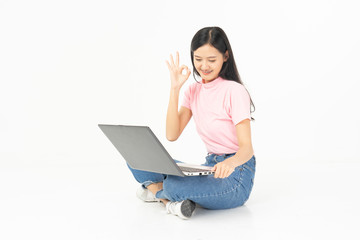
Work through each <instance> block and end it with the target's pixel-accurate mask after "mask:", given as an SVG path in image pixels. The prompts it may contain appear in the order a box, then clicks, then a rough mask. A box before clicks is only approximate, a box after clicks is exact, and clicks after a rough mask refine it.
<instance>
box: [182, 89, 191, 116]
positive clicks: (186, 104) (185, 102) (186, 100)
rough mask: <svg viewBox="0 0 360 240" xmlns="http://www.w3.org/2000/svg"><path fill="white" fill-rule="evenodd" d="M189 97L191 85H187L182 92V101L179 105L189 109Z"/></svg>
mask: <svg viewBox="0 0 360 240" xmlns="http://www.w3.org/2000/svg"><path fill="white" fill-rule="evenodd" d="M190 98H191V86H189V87H188V88H187V89H186V90H185V92H184V98H183V101H182V104H181V106H183V107H186V108H188V109H190V110H191V105H190Z"/></svg>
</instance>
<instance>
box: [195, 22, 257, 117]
mask: <svg viewBox="0 0 360 240" xmlns="http://www.w3.org/2000/svg"><path fill="white" fill-rule="evenodd" d="M206 44H210V45H211V46H213V47H214V48H216V49H217V50H218V51H219V52H221V53H222V54H223V55H224V54H225V52H226V51H228V55H229V57H228V59H227V61H226V62H224V63H223V66H222V68H221V70H220V73H219V76H220V77H221V78H223V79H225V80H230V81H235V82H238V83H240V84H241V85H244V84H243V82H242V81H241V78H240V74H239V72H238V70H237V67H236V64H235V59H234V54H233V52H232V49H231V45H230V42H229V39H228V38H227V36H226V34H225V32H224V30H222V29H221V28H219V27H205V28H202V29H200V30H199V31H198V32H197V33H196V34H195V35H194V37H193V39H192V40H191V48H190V54H191V63H192V65H193V76H194V78H195V80H196V76H199V77H200V74H199V72H198V71H197V70H196V68H195V64H194V51H196V49H198V48H199V47H201V46H203V45H206ZM245 89H246V88H245ZM246 91H247V90H246ZM249 96H250V94H249ZM254 111H255V105H254V103H253V101H252V99H251V97H250V112H251V113H252V112H254ZM251 120H254V119H253V118H252V117H251Z"/></svg>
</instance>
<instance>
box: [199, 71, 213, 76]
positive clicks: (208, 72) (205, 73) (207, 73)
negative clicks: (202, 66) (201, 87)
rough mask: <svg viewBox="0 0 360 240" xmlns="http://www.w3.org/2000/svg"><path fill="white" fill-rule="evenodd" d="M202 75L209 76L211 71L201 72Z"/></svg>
mask: <svg viewBox="0 0 360 240" xmlns="http://www.w3.org/2000/svg"><path fill="white" fill-rule="evenodd" d="M201 72H202V73H203V74H204V75H209V74H210V73H212V71H201Z"/></svg>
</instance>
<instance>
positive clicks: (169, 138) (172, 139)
mask: <svg viewBox="0 0 360 240" xmlns="http://www.w3.org/2000/svg"><path fill="white" fill-rule="evenodd" d="M166 139H167V140H169V141H170V142H174V141H176V140H177V139H178V137H176V136H170V135H166Z"/></svg>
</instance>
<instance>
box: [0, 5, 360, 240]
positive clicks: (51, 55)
mask: <svg viewBox="0 0 360 240" xmlns="http://www.w3.org/2000/svg"><path fill="white" fill-rule="evenodd" d="M358 5H359V4H358V3H357V1H355V0H354V1H346V0H345V1H340V0H333V1H330V0H328V1H326V0H323V1H320V0H311V1H310V0H306V1H286V0H282V1H281V0H275V1H265V0H262V1H227V0H221V1H219V0H217V1H212V0H208V1H176V2H175V1H165V0H164V1H81V0H71V1H67V0H64V1H38V0H34V1H16V0H12V1H4V0H1V1H0V168H1V176H0V178H2V179H0V180H1V182H0V190H1V193H0V194H1V195H2V197H1V199H0V203H1V201H4V202H3V203H2V205H3V209H2V210H3V211H5V210H4V209H5V208H6V205H7V204H11V203H13V204H14V205H11V206H12V208H11V209H12V210H8V211H7V212H3V213H2V214H1V213H0V215H2V216H1V217H0V220H1V218H2V221H3V222H6V223H7V225H6V224H5V226H7V227H6V228H7V229H13V228H14V230H15V227H14V226H15V225H16V224H19V221H20V226H23V225H22V223H23V224H24V225H25V223H26V222H27V220H26V217H24V211H25V212H26V211H28V209H29V208H31V204H29V205H26V204H25V205H23V206H24V207H23V208H20V210H19V206H18V205H16V201H18V203H19V205H22V204H24V203H25V202H26V199H27V198H29V196H30V195H31V196H35V195H36V194H37V195H36V196H37V197H38V196H39V195H42V194H43V195H44V194H45V195H46V194H49V191H50V192H52V193H53V194H57V193H58V192H57V190H56V188H60V189H62V191H60V192H61V193H63V192H66V190H67V189H68V188H67V187H64V185H63V184H64V182H65V183H66V184H67V185H66V186H68V187H71V186H75V185H76V184H75V183H76V182H77V183H79V182H80V183H82V184H85V185H86V186H87V187H88V189H93V188H94V186H96V184H98V180H100V179H102V181H105V180H103V179H107V180H109V182H112V180H113V178H114V179H116V181H119V182H114V183H113V186H114V187H115V188H116V187H118V188H121V186H122V183H124V182H130V181H131V184H130V183H129V184H130V185H127V186H131V187H129V191H133V192H134V191H135V190H134V189H133V187H134V186H135V187H136V186H137V185H136V184H135V183H134V182H132V181H133V180H130V179H131V176H130V175H129V173H128V171H127V169H125V165H124V162H123V159H122V158H121V156H120V155H119V154H118V152H116V150H115V149H114V148H113V146H112V145H111V144H110V142H109V141H108V140H107V139H106V138H105V136H104V135H103V133H102V132H101V131H100V130H99V128H98V127H97V124H99V123H108V124H132V125H147V126H150V127H151V128H152V130H153V131H154V132H155V134H156V135H157V136H158V137H159V139H160V141H161V142H162V143H163V144H164V145H165V147H166V148H167V149H168V151H169V152H170V153H171V155H172V156H173V157H174V158H177V159H181V160H183V161H188V162H194V163H201V162H203V160H204V156H205V155H206V150H205V147H204V145H203V143H202V142H201V141H200V139H199V137H198V135H197V133H196V130H195V127H194V123H193V121H191V122H190V123H189V125H188V127H187V128H186V129H185V131H184V133H183V135H182V136H181V137H180V138H179V140H178V141H177V142H172V143H170V142H168V141H167V140H166V138H165V118H166V109H167V103H168V97H169V87H170V84H169V73H168V69H167V67H166V64H165V60H167V59H169V54H171V53H172V54H174V53H175V52H176V51H179V52H180V61H181V63H183V64H186V65H188V66H189V67H190V66H191V60H190V42H191V39H192V37H193V35H194V34H195V33H196V31H198V30H199V29H201V28H203V27H206V26H220V27H221V28H223V29H224V30H225V32H226V33H227V35H228V38H229V40H230V43H231V45H232V48H233V52H234V54H235V60H236V63H237V66H238V69H239V71H240V76H241V78H242V80H243V81H244V83H245V86H246V87H247V89H248V90H249V92H250V94H251V96H252V99H253V101H254V103H255V106H256V111H255V113H254V114H253V117H254V118H255V119H256V121H255V122H253V123H252V131H253V145H254V149H255V154H256V156H257V161H258V168H259V173H261V172H263V175H262V177H261V174H258V176H257V178H258V179H259V182H261V181H260V180H261V179H263V180H264V185H261V184H260V183H259V187H258V190H257V191H259V189H264V191H268V192H269V194H270V192H271V194H274V195H278V194H280V195H281V194H283V192H281V191H286V188H285V189H284V188H278V189H277V190H278V191H280V192H272V191H271V190H269V188H270V185H269V186H267V185H266V178H265V176H267V177H269V176H274V174H273V173H274V170H276V171H275V172H277V173H279V174H281V173H284V172H286V169H287V167H289V166H290V167H291V166H296V168H297V167H299V168H300V169H305V168H306V169H309V168H312V167H313V166H318V168H319V169H331V170H330V172H331V173H334V175H336V174H338V172H337V170H338V168H336V167H334V166H337V165H336V164H342V165H341V166H346V168H345V170H344V171H343V172H342V173H341V174H342V176H343V177H342V179H343V180H344V183H342V184H340V188H341V187H344V186H347V185H349V184H353V183H354V180H356V181H358V180H359V179H358V178H357V179H355V178H356V176H357V175H356V174H357V173H356V171H355V176H354V175H352V176H351V177H352V178H351V177H349V175H348V174H347V171H348V170H349V169H353V170H354V169H359V162H360V154H359V151H360V150H359V149H360V148H359V146H360V126H359V122H360V114H359V107H358V103H359V102H360V96H359V94H358V91H359V86H360V85H359V80H360V73H359V66H360V44H359V42H360V31H359V22H360V15H359V10H360V8H359V6H358ZM193 81H194V79H193V78H192V76H191V77H190V78H189V80H188V82H187V83H186V85H185V87H186V86H188V85H189V84H191V83H192V82H193ZM309 166H310V167H309ZM69 169H71V170H69ZM84 169H87V170H89V169H93V170H91V171H87V172H86V171H85V170H84ZM63 171H65V172H67V173H68V174H69V171H70V172H71V174H69V175H68V176H64V175H63ZM299 171H300V172H301V171H302V170H299ZM118 173H119V174H120V173H123V174H125V175H122V176H123V177H121V176H118V175H119V174H118ZM82 174H83V175H82ZM330 175H331V174H330ZM53 176H57V177H53ZM86 176H87V177H86ZM286 176H288V177H293V176H292V175H291V174H289V173H287V174H286ZM314 176H316V177H317V179H312V180H313V181H317V180H319V179H322V176H321V173H319V174H316V173H315V174H314ZM331 176H333V175H331ZM299 177H300V178H303V177H306V176H304V174H299ZM15 179H16V180H15ZM54 179H57V180H54ZM84 179H85V180H84ZM47 181H48V182H51V181H52V184H50V183H49V184H48V185H46V188H42V187H40V188H37V190H31V189H32V187H34V185H33V184H35V185H37V184H44V182H47ZM285 181H288V180H285ZM53 183H58V184H59V185H58V186H57V185H56V184H55V185H54V184H53ZM74 184H75V185H74ZM126 184H128V183H126ZM324 184H326V181H325V183H324ZM61 186H62V187H63V188H61ZM81 186H84V185H81ZM104 186H106V183H104ZM260 186H262V188H261V187H260ZM105 188H106V187H105ZM347 189H352V188H351V187H348V188H347ZM117 190H119V189H117ZM338 190H339V192H336V193H334V196H337V197H338V198H341V197H342V195H343V193H342V191H341V190H340V189H338ZM73 191H74V192H73V193H75V192H76V191H77V193H78V195H79V196H80V195H81V191H80V192H79V191H78V190H73ZM89 191H90V192H91V191H92V190H89ZM353 191H355V189H354V190H353ZM34 192H35V193H34ZM70 192H71V191H70ZM85 192H86V191H85ZM355 192H356V194H353V195H352V197H353V198H354V197H358V194H357V190H356V191H355ZM83 193H84V192H83ZM34 194H35V195H34ZM47 196H48V195H47ZM52 196H53V197H54V196H55V195H52ZM56 196H57V195H56ZM126 196H127V195H125V197H126ZM255 196H258V198H255ZM255 196H254V201H255V199H257V200H258V201H266V194H265V195H261V194H260V193H259V194H258V195H255ZM37 197H35V198H34V199H33V201H34V203H35V204H41V201H40V203H39V201H38V200H39V198H37ZM128 197H129V198H133V195H129V196H128ZM262 197H263V198H262ZM53 200H54V199H53ZM129 201H130V200H129ZM14 202H15V203H14ZM354 203H355V202H354ZM249 204H250V202H249ZM128 207H129V208H132V206H128ZM353 207H354V208H355V209H356V211H355V212H356V213H358V212H359V208H358V207H357V206H355V204H354V206H353ZM15 209H18V210H15ZM49 209H51V207H50V206H49ZM39 211H41V210H39ZM25 215H26V214H25ZM50 215H51V214H50ZM26 216H32V217H34V216H36V211H35V210H34V212H31V213H28V214H27V215H26ZM8 218H11V219H13V221H12V222H11V221H10V222H9V221H7V219H8ZM29 218H30V219H33V218H31V217H29ZM19 219H20V220H19ZM21 219H22V220H21ZM29 221H30V222H32V221H33V220H29ZM38 221H40V222H42V223H43V222H45V220H38ZM74 229H75V228H74ZM9 231H10V230H9ZM11 231H12V230H11ZM29 231H30V230H29ZM72 231H73V232H76V230H72ZM3 233H4V232H3ZM77 233H78V234H79V236H77V239H79V237H80V238H81V237H84V236H85V235H82V233H83V232H77ZM4 234H9V235H6V236H7V237H8V238H9V236H11V234H10V233H9V232H5V233H4ZM75 235H76V234H75ZM75 235H73V236H75ZM0 236H1V231H0ZM43 236H44V238H45V236H46V237H49V236H48V235H43ZM92 236H94V235H92ZM109 236H112V237H109ZM116 236H117V235H116V234H115V235H111V234H110V233H109V235H107V237H105V236H103V237H99V239H110V238H111V239H112V238H116ZM15 238H16V236H14V239H15ZM74 238H75V237H74ZM87 239H89V238H87ZM94 239H95V238H94Z"/></svg>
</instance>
